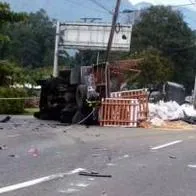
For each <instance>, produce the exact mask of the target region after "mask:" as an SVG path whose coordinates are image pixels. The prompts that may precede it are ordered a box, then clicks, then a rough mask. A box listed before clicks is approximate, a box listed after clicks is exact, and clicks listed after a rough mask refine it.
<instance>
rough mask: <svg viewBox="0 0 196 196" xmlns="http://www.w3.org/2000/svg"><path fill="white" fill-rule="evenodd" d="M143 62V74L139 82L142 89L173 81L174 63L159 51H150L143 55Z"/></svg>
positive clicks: (141, 66) (141, 64)
mask: <svg viewBox="0 0 196 196" xmlns="http://www.w3.org/2000/svg"><path fill="white" fill-rule="evenodd" d="M141 57H142V59H143V60H142V61H141V63H140V67H139V68H140V70H141V73H140V74H139V76H138V78H136V79H137V82H138V83H139V85H141V86H142V87H147V86H148V85H149V84H155V85H157V84H161V83H164V82H166V81H168V80H171V78H172V76H173V69H172V67H173V63H172V62H171V61H170V60H169V59H168V58H166V57H164V56H163V55H162V54H161V53H160V52H159V51H158V50H148V51H145V52H143V53H142V54H141Z"/></svg>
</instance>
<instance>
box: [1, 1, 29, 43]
mask: <svg viewBox="0 0 196 196" xmlns="http://www.w3.org/2000/svg"><path fill="white" fill-rule="evenodd" d="M26 18H27V15H26V14H25V13H15V12H13V11H11V10H10V6H9V4H7V3H2V2H0V29H1V30H2V28H3V27H4V26H5V25H6V24H7V23H16V22H20V21H24V20H25V19H26ZM8 41H9V37H8V36H7V35H4V34H2V32H1V33H0V43H1V44H2V43H4V42H8Z"/></svg>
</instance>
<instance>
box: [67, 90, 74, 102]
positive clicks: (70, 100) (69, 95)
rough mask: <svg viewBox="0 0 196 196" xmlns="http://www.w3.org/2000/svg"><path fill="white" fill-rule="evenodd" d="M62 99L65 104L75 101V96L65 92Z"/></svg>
mask: <svg viewBox="0 0 196 196" xmlns="http://www.w3.org/2000/svg"><path fill="white" fill-rule="evenodd" d="M64 99H65V101H66V102H67V103H70V102H74V101H75V94H74V93H71V92H66V93H65V95H64Z"/></svg>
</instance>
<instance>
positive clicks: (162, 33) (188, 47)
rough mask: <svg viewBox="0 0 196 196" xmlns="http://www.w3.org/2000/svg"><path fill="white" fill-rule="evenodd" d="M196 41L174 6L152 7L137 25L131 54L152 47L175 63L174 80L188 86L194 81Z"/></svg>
mask: <svg viewBox="0 0 196 196" xmlns="http://www.w3.org/2000/svg"><path fill="white" fill-rule="evenodd" d="M195 38H196V37H195V33H194V32H192V31H191V29H190V28H189V27H188V25H187V24H186V23H185V22H184V20H183V16H182V14H181V13H180V12H179V11H175V10H173V9H172V8H171V7H164V6H152V7H151V8H149V9H147V10H146V11H144V12H143V13H142V15H141V18H140V20H139V21H138V22H137V23H136V24H135V25H134V28H133V35H132V45H131V46H132V47H131V53H132V54H136V56H137V55H138V54H140V53H141V52H142V51H144V50H148V49H153V48H154V49H157V50H159V51H161V53H162V54H163V55H164V56H165V57H167V58H168V59H170V61H172V62H173V70H174V74H173V77H172V78H171V80H173V81H176V82H179V83H183V84H185V85H186V86H187V84H190V81H193V78H194V71H193V70H195V68H194V67H195V62H196V59H195V58H194V56H195V51H196V50H195V49H196V48H195ZM193 59H194V60H193ZM160 77H161V76H160ZM189 86H190V85H189Z"/></svg>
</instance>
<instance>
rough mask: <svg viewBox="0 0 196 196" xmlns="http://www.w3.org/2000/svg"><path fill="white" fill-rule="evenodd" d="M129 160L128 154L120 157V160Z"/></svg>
mask: <svg viewBox="0 0 196 196" xmlns="http://www.w3.org/2000/svg"><path fill="white" fill-rule="evenodd" d="M126 158H129V155H128V154H125V155H123V156H122V157H118V160H122V159H126Z"/></svg>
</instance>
